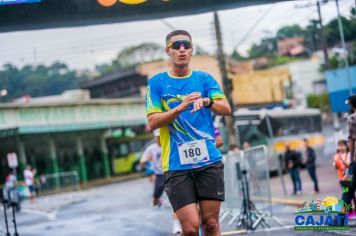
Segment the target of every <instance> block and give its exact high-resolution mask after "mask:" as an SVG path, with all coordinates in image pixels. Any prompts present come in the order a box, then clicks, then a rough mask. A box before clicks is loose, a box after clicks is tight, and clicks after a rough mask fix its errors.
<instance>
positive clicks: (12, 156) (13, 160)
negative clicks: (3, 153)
mask: <svg viewBox="0 0 356 236" xmlns="http://www.w3.org/2000/svg"><path fill="white" fill-rule="evenodd" d="M7 163H8V164H9V167H10V168H16V167H17V166H18V165H19V163H18V161H17V154H16V153H15V152H11V153H8V154H7Z"/></svg>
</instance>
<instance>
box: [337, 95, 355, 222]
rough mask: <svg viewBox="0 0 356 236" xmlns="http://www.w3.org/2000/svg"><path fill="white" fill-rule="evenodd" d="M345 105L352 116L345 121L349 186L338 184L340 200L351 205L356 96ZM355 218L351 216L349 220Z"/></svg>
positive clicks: (353, 187) (351, 97)
mask: <svg viewBox="0 0 356 236" xmlns="http://www.w3.org/2000/svg"><path fill="white" fill-rule="evenodd" d="M345 103H346V104H349V106H350V108H351V110H352V114H351V115H350V116H349V117H348V119H347V126H348V139H349V148H350V159H351V163H350V165H349V167H348V169H347V170H346V172H347V176H348V177H347V178H348V180H349V184H346V185H347V186H345V183H346V182H345V181H341V182H340V183H341V184H342V185H343V183H344V186H343V187H344V189H343V193H342V200H344V202H345V203H346V204H349V205H351V200H352V199H353V198H354V196H355V189H356V158H355V147H356V143H355V142H356V112H355V111H356V95H352V96H350V97H349V98H348V99H347V100H346V101H345ZM353 217H355V216H354V215H353V214H352V216H351V217H350V218H353Z"/></svg>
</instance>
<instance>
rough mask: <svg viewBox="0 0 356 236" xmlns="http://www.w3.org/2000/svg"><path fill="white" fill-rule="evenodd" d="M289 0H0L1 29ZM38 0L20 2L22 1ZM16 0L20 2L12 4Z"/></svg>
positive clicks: (182, 13)
mask: <svg viewBox="0 0 356 236" xmlns="http://www.w3.org/2000/svg"><path fill="white" fill-rule="evenodd" d="M282 1H288V0H248V1H247V0H42V1H38V0H27V1H26V0H22V1H21V0H0V5H5V4H7V5H10V6H3V7H0V33H1V32H9V31H17V30H21V31H22V30H33V29H46V28H57V27H74V26H86V25H95V24H109V23H119V22H128V21H140V20H154V19H163V18H167V17H175V16H186V15H192V14H200V13H205V12H212V11H218V10H224V9H232V8H237V7H246V6H252V5H258V4H271V3H275V2H282ZM31 2H32V3H33V2H37V4H21V3H31ZM11 4H17V5H11Z"/></svg>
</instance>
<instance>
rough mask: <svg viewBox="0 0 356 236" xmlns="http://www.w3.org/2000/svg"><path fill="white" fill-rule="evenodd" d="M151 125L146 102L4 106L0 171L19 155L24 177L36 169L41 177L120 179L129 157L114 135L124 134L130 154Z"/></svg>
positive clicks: (0, 123) (0, 127) (1, 109)
mask: <svg viewBox="0 0 356 236" xmlns="http://www.w3.org/2000/svg"><path fill="white" fill-rule="evenodd" d="M50 100H51V99H50ZM146 122H147V121H146V113H145V103H144V100H143V99H141V98H131V99H92V100H86V99H83V100H66V99H64V100H62V101H61V99H58V100H57V101H51V102H45V101H42V102H35V103H27V104H0V168H1V170H6V169H7V168H8V166H7V160H6V156H7V154H8V153H13V152H15V153H17V156H18V159H19V164H20V165H19V169H18V171H19V173H22V170H23V169H24V167H25V165H26V164H31V165H32V166H34V167H35V168H36V169H37V170H38V173H39V174H48V173H59V172H65V171H77V172H78V173H79V175H80V179H81V181H82V182H86V181H88V180H90V179H95V178H102V177H109V176H111V175H113V174H119V173H120V170H127V169H125V168H122V166H118V165H125V164H126V159H125V157H126V156H121V155H120V154H121V153H120V152H118V151H117V150H123V149H124V148H122V147H121V146H120V143H118V142H117V137H114V135H113V133H114V134H115V132H114V131H115V130H118V129H121V130H124V131H125V132H123V134H121V136H122V137H121V140H123V139H126V141H125V142H126V143H125V146H126V149H125V150H129V149H128V148H127V140H132V138H133V137H137V138H136V139H135V140H138V137H141V138H140V139H142V135H147V134H144V127H145V125H146ZM116 133H117V132H116ZM125 134H127V135H126V136H127V137H125ZM149 138H151V137H149ZM139 144H140V143H139ZM140 145H141V144H140ZM140 145H139V147H140ZM142 146H143V144H142V145H141V148H142ZM125 154H127V155H129V154H130V152H129V151H126V152H125ZM122 158H123V159H124V161H125V162H122V161H120V160H122ZM5 172H6V171H1V173H0V175H1V176H0V178H1V179H4V175H5ZM121 173H124V171H123V172H121Z"/></svg>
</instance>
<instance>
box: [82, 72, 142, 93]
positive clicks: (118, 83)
mask: <svg viewBox="0 0 356 236" xmlns="http://www.w3.org/2000/svg"><path fill="white" fill-rule="evenodd" d="M146 86H147V76H145V75H142V74H140V73H138V72H137V71H136V69H129V70H125V71H122V70H118V71H115V72H112V73H110V74H107V75H103V76H101V77H98V78H95V79H93V80H89V81H86V82H84V83H83V84H82V85H81V88H82V89H88V90H89V91H90V97H91V98H127V97H143V96H144V94H143V92H144V88H146Z"/></svg>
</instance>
